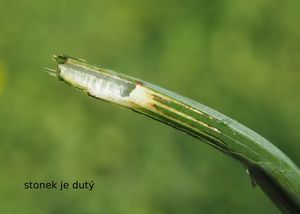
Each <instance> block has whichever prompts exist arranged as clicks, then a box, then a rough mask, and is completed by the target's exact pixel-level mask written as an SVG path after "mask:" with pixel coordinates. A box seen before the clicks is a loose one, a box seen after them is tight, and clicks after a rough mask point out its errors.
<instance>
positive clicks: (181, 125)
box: [49, 55, 300, 213]
mask: <svg viewBox="0 0 300 214" xmlns="http://www.w3.org/2000/svg"><path fill="white" fill-rule="evenodd" d="M54 60H55V61H56V63H57V65H58V71H54V70H49V71H50V73H51V74H52V75H54V76H57V77H58V78H59V79H60V80H63V81H65V82H66V83H68V84H69V85H71V86H74V87H76V88H79V89H81V90H83V91H84V92H86V93H87V94H88V95H90V96H92V97H95V98H98V99H101V100H105V101H107V102H111V103H115V104H117V105H120V106H124V107H127V108H130V109H132V110H133V111H135V112H138V113H141V114H144V115H146V116H148V117H150V118H153V119H156V120H158V121H160V122H162V123H165V124H167V125H169V126H172V127H174V128H176V129H179V130H181V131H183V132H186V133H188V134H190V135H192V136H193V137H195V138H197V139H199V140H201V141H203V142H205V143H208V144H209V145H211V146H213V147H215V148H216V149H218V150H220V151H221V152H223V153H225V154H226V155H229V156H230V157H233V158H234V159H236V160H238V161H240V162H241V163H242V164H243V165H245V166H246V167H247V169H248V172H249V175H250V176H251V178H252V180H254V181H255V182H256V183H257V184H258V185H259V186H260V187H261V188H262V189H263V190H264V192H265V193H266V194H267V195H268V196H269V197H270V199H271V200H272V201H273V202H274V203H275V204H276V205H277V206H278V208H279V209H280V210H281V211H283V212H287V213H300V171H299V169H298V167H297V166H296V165H295V164H294V163H293V162H292V161H291V160H290V159H289V158H288V157H287V156H286V155H285V154H283V153H282V152H281V151H280V150H279V149H278V148H276V147H275V146H274V145H273V144H271V143H270V142H269V141H267V140H266V139H265V138H263V137H261V136H260V135H258V134H257V133H255V132H254V131H252V130H250V129H249V128H247V127H245V126H243V125H242V124H240V123H238V122H237V121H235V120H233V119H231V118H229V117H227V116H225V115H223V114H221V113H219V112H217V111H215V110H213V109H211V108H209V107H207V106H204V105H202V104H200V103H198V102H196V101H193V100H190V99H188V98H186V97H183V96H180V95H178V94H175V93H173V92H171V91H168V90H166V89H163V88H160V87H158V86H156V85H153V84H150V83H147V82H145V81H141V80H137V79H135V78H132V77H128V76H125V75H122V74H118V73H115V72H113V71H111V70H108V69H103V68H99V67H97V66H94V65H91V64H88V63H86V62H85V61H84V60H80V59H75V58H71V57H67V56H65V55H62V56H54Z"/></svg>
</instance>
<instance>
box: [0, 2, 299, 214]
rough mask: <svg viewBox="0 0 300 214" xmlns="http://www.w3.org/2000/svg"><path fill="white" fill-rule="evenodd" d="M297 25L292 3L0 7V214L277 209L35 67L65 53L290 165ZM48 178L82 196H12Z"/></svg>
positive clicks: (228, 168) (218, 162)
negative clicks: (205, 110)
mask: <svg viewBox="0 0 300 214" xmlns="http://www.w3.org/2000/svg"><path fill="white" fill-rule="evenodd" d="M299 20H300V2H298V1H292V0H286V1H268V0H253V1H251V2H245V1H238V0H234V1H221V0H215V1H209V0H190V1H175V0H174V1H171V0H166V1H158V0H154V1H145V0H126V1H114V0H98V1H96V0H87V1H79V0H74V1H66V0H62V1H50V0H45V1H39V0H30V1H25V0H10V1H5V0H1V1H0V169H1V171H0V204H1V206H0V210H1V213H108V214H110V213H111V214H114V213H125V214H127V213H130V214H152V213H155V214H163V213H172V214H173V213H174V214H177V213H180V214H181V213H191V214H192V213H241V212H242V213H245V214H246V213H279V212H278V210H277V209H276V208H275V207H274V205H273V204H272V203H271V202H270V201H269V199H268V198H267V197H266V196H265V195H264V194H263V192H262V191H261V190H260V189H259V188H252V187H251V184H250V179H249V177H248V176H247V174H246V172H245V169H244V168H243V167H242V166H241V165H240V164H239V163H238V162H236V161H234V160H233V159H230V158H228V157H227V156H225V155H223V154H221V153H220V152H218V151H216V150H215V149H213V148H211V147H209V146H208V145H206V144H203V143H201V142H199V141H197V140H196V139H193V138H191V137H189V136H188V135H186V134H183V133H180V132H179V131H177V130H174V129H172V128H170V127H166V126H165V125H162V124H160V123H158V122H156V121H152V120H150V119H148V118H145V117H142V116H140V115H137V114H135V113H133V112H131V111H129V110H127V109H123V108H119V107H116V106H112V105H110V104H107V103H104V102H99V101H97V100H95V99H92V98H89V97H87V96H85V95H84V94H82V93H81V92H79V91H77V90H74V89H73V88H70V87H68V86H67V85H65V84H63V83H62V82H59V81H57V80H56V79H53V78H51V77H49V76H48V75H47V74H45V73H44V72H43V71H42V67H43V66H46V67H54V66H55V65H54V63H53V62H52V60H51V56H52V54H54V53H56V54H60V53H65V54H68V55H71V56H74V57H80V58H84V59H87V60H88V61H89V62H92V63H95V64H99V65H102V66H104V67H108V68H111V69H113V70H116V71H120V72H123V73H125V74H127V75H131V76H134V77H137V78H140V79H144V80H147V81H149V82H153V83H155V84H158V85H160V86H163V87H165V88H168V89H171V90H173V91H175V92H178V93H180V94H182V95H186V96H189V97H190V98H192V99H195V100H197V101H200V102H201V103H203V104H205V105H208V106H210V107H213V108H215V109H217V110H218V111H220V112H223V113H225V114H226V115H229V116H231V117H233V118H235V119H236V120H238V121H240V122H242V123H243V124H245V125H246V126H248V127H250V128H252V129H253V130H255V131H257V132H258V133H260V134H261V135H263V136H265V137H266V138H267V139H269V140H270V141H271V142H273V143H274V144H275V145H277V146H278V147H279V148H280V149H281V150H283V151H284V152H285V153H286V154H287V155H288V156H289V157H290V158H291V159H292V160H293V161H294V162H295V163H296V164H298V165H300V156H299V151H300V145H299V142H300V132H299V127H300V113H299V109H300V96H299V91H300V84H299V82H300V74H299V72H300V27H299ZM51 180H54V181H60V180H64V181H67V182H73V181H76V180H79V181H91V180H93V181H94V183H95V187H94V190H93V191H92V192H88V191H86V190H68V191H64V192H59V191H50V190H44V191H43V190H31V191H29V190H24V186H23V184H24V182H27V181H38V182H42V181H51Z"/></svg>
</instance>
